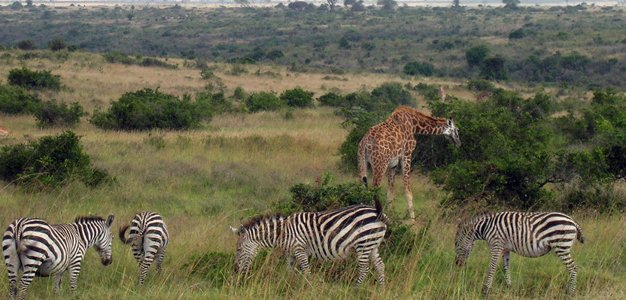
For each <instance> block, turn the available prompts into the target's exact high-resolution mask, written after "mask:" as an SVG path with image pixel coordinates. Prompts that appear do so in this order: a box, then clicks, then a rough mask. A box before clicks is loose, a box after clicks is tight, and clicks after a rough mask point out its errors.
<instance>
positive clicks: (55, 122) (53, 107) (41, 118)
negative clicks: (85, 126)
mask: <svg viewBox="0 0 626 300" xmlns="http://www.w3.org/2000/svg"><path fill="white" fill-rule="evenodd" d="M34 115H35V119H37V125H39V126H40V127H53V126H74V125H76V124H78V122H80V118H81V117H82V116H83V115H85V111H84V110H83V107H82V106H81V105H80V104H78V103H77V102H74V103H72V104H71V105H69V106H68V105H67V104H66V103H57V102H56V101H55V100H52V101H47V102H43V103H42V104H41V106H40V107H39V108H38V109H37V110H36V111H35V113H34Z"/></svg>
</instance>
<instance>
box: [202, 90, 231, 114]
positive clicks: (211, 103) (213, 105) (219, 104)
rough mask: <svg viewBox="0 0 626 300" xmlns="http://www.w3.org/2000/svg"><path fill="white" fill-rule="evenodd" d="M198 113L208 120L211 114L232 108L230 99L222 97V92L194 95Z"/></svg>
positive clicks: (228, 110)
mask: <svg viewBox="0 0 626 300" xmlns="http://www.w3.org/2000/svg"><path fill="white" fill-rule="evenodd" d="M196 105H197V110H198V113H199V114H200V115H201V116H202V118H203V119H204V120H210V119H211V117H212V116H214V115H218V114H221V113H225V112H230V111H232V110H233V104H232V102H231V101H229V100H228V99H226V98H225V97H224V93H221V92H219V93H215V94H211V93H208V92H203V93H198V94H197V95H196Z"/></svg>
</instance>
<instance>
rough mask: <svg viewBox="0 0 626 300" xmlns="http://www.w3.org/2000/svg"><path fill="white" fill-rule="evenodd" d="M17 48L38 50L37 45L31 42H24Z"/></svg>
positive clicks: (20, 42)
mask: <svg viewBox="0 0 626 300" xmlns="http://www.w3.org/2000/svg"><path fill="white" fill-rule="evenodd" d="M17 48H18V49H21V50H35V49H37V45H35V42H33V41H31V40H23V41H19V42H18V43H17Z"/></svg>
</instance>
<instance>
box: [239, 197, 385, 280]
mask: <svg viewBox="0 0 626 300" xmlns="http://www.w3.org/2000/svg"><path fill="white" fill-rule="evenodd" d="M375 205H376V206H375V208H373V207H370V206H365V205H353V206H348V207H343V208H339V209H335V210H329V211H324V212H299V213H295V214H292V215H290V216H281V215H274V216H260V217H256V218H253V219H252V220H250V221H248V222H247V223H246V224H245V225H241V226H240V227H238V228H233V227H231V230H232V231H233V232H234V233H236V234H238V235H239V239H238V241H237V253H236V258H235V272H237V273H240V274H247V273H248V272H249V271H250V266H251V264H252V260H253V259H254V257H255V256H256V254H257V253H258V251H259V250H260V249H263V248H274V247H278V248H281V249H282V250H284V251H285V253H286V254H287V255H288V256H287V258H288V262H289V263H290V265H291V263H292V262H293V261H294V259H295V261H297V263H298V265H299V266H300V269H301V270H302V272H303V273H304V274H305V275H309V274H311V271H310V267H309V260H308V258H309V256H314V257H315V258H317V259H321V260H338V259H341V258H346V257H347V256H348V255H350V254H351V253H352V252H356V257H357V259H358V270H359V274H358V278H357V285H360V284H362V283H363V281H364V280H365V277H366V276H367V273H368V272H369V268H370V263H371V264H372V265H373V266H374V268H375V270H376V272H377V275H378V276H377V282H378V284H379V285H384V283H385V264H384V263H383V261H382V259H381V258H380V255H379V251H378V247H379V245H380V244H381V242H382V241H383V238H384V237H385V232H386V230H387V225H386V223H387V217H386V216H385V215H384V214H383V212H382V205H381V203H380V201H379V200H378V198H377V197H375Z"/></svg>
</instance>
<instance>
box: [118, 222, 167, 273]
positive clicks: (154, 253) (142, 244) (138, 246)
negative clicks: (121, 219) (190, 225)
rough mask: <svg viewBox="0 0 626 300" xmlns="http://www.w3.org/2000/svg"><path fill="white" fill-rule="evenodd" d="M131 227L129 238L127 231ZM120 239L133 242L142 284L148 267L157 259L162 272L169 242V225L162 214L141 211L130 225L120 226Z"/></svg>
mask: <svg viewBox="0 0 626 300" xmlns="http://www.w3.org/2000/svg"><path fill="white" fill-rule="evenodd" d="M129 228H130V232H129V234H128V238H126V237H125V235H126V231H127V230H128V229H129ZM119 235H120V240H122V243H124V244H132V251H133V256H134V257H135V259H136V260H137V262H138V263H139V284H140V285H142V284H143V283H144V280H145V278H146V274H147V273H148V268H149V267H150V265H152V262H154V261H155V260H156V269H157V272H159V273H160V272H161V263H162V262H163V258H164V257H165V248H166V247H167V243H168V242H169V233H168V232H167V226H166V225H165V222H164V221H163V218H162V217H161V215H159V214H157V213H155V212H149V211H146V212H141V213H138V214H136V215H135V217H134V218H133V220H132V221H131V223H130V226H129V225H126V226H124V227H122V228H120V233H119Z"/></svg>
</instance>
